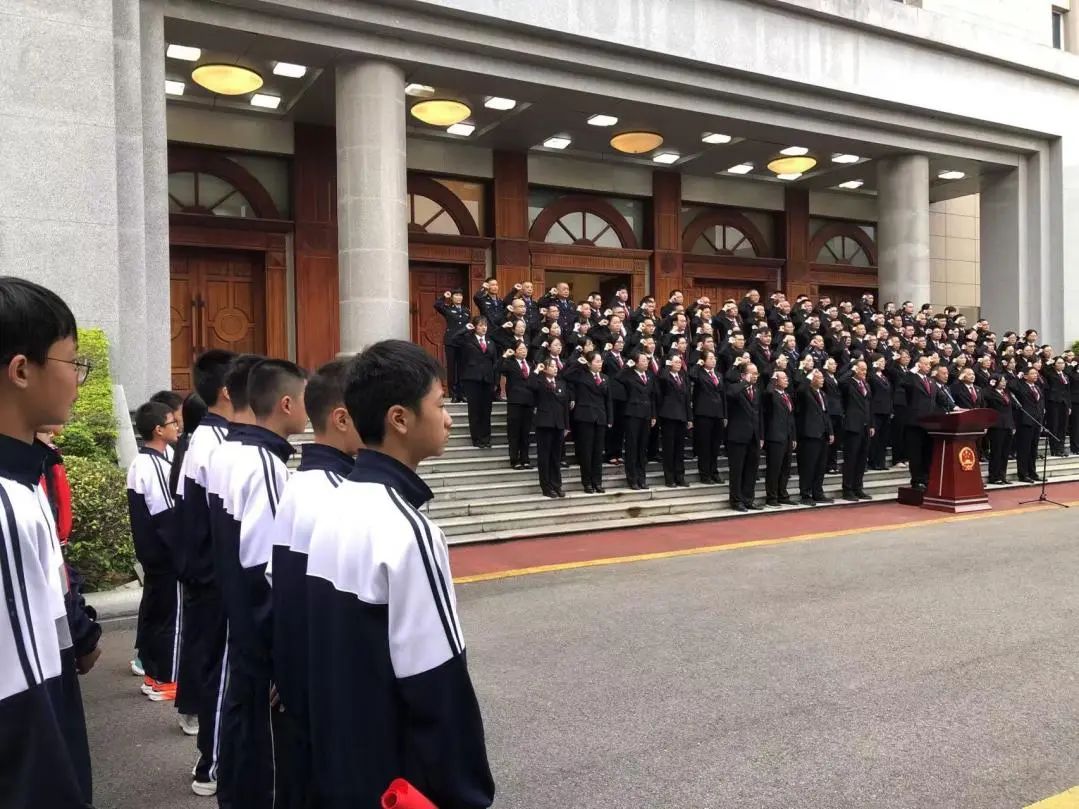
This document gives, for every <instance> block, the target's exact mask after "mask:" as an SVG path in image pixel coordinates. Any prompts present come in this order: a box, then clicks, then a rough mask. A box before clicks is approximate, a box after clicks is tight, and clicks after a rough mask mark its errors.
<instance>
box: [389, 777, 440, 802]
mask: <svg viewBox="0 0 1079 809" xmlns="http://www.w3.org/2000/svg"><path fill="white" fill-rule="evenodd" d="M382 809H437V808H436V807H435V805H434V804H433V803H431V802H430V801H429V800H427V797H426V796H425V795H424V794H423V793H422V792H420V791H419V790H418V789H416V787H414V786H412V784H410V783H409V782H408V781H406V780H405V779H404V778H396V779H394V781H393V782H392V783H391V784H390V787H389V789H387V790H386V792H385V793H383V795H382Z"/></svg>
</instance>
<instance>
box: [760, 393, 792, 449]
mask: <svg viewBox="0 0 1079 809" xmlns="http://www.w3.org/2000/svg"><path fill="white" fill-rule="evenodd" d="M784 395H785V396H786V400H785V401H784ZM796 436H797V433H796V430H795V426H794V396H793V394H792V392H791V390H790V388H787V390H785V391H783V392H780V391H778V390H776V389H775V388H773V387H770V388H769V389H768V390H767V391H765V394H764V440H765V441H778V442H780V443H789V442H791V441H794V440H795V438H796Z"/></svg>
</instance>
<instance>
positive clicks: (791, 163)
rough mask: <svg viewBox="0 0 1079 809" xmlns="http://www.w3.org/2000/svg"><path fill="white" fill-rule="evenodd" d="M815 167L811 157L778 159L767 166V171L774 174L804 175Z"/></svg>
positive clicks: (814, 161)
mask: <svg viewBox="0 0 1079 809" xmlns="http://www.w3.org/2000/svg"><path fill="white" fill-rule="evenodd" d="M815 165H817V161H816V160H815V159H814V158H812V157H780V158H777V159H775V160H773V161H772V162H771V163H769V164H768V170H769V171H771V172H773V173H775V174H804V173H805V172H807V171H809V170H810V169H811V168H813V167H814V166H815Z"/></svg>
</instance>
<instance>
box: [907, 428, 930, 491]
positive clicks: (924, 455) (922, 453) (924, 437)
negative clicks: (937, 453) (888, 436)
mask: <svg viewBox="0 0 1079 809" xmlns="http://www.w3.org/2000/svg"><path fill="white" fill-rule="evenodd" d="M906 441H907V460H908V461H910V483H911V485H912V486H913V485H915V484H918V485H921V486H928V485H929V464H930V462H931V461H932V460H933V439H931V438H930V437H929V433H927V432H926V431H925V430H924V429H922V428H921V427H919V426H918V425H916V424H908V425H907V429H906Z"/></svg>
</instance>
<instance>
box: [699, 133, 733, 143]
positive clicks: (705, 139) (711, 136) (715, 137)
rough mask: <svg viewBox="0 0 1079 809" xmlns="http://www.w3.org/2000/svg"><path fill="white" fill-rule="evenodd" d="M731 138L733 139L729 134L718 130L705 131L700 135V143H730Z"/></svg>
mask: <svg viewBox="0 0 1079 809" xmlns="http://www.w3.org/2000/svg"><path fill="white" fill-rule="evenodd" d="M731 140H733V139H732V138H731V136H730V135H721V134H720V133H719V132H705V133H704V134H703V135H701V142H702V143H730V142H731Z"/></svg>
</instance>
